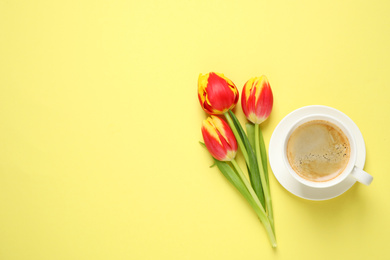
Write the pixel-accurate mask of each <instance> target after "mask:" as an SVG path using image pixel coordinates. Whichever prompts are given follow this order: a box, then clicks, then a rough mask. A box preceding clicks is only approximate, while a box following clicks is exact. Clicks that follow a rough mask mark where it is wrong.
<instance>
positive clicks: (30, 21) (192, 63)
mask: <svg viewBox="0 0 390 260" xmlns="http://www.w3.org/2000/svg"><path fill="white" fill-rule="evenodd" d="M389 12H390V2H389V1H386V0H383V1H379V0H376V1H352V0H351V1H310V0H307V1H264V0H263V1H247V0H243V1H215V0H213V1H203V0H202V1H172V0H168V1H156V0H146V1H134V0H133V1H78V0H77V1H11V0H8V1H7V0H0V259H1V260H20V259H23V260H24V259H25V260H49V259H50V260H52V259H59V260H62V259H94V260H98V259H311V258H313V257H314V258H315V259H352V258H353V259H390V250H389V246H388V242H389V239H390V238H389V231H390V222H389V219H390V208H389V205H390V203H389V198H390V185H389V181H390V166H389V165H390V164H389V147H390V141H389V133H390V132H389V128H390V121H389V112H390V105H389V97H390V87H389V80H388V79H389V71H390V51H389V46H390V34H389V29H390V17H389ZM210 71H217V72H221V73H224V74H225V75H226V76H227V77H228V78H230V79H231V80H233V82H235V84H236V85H237V87H238V89H239V90H240V91H241V89H242V86H243V84H244V83H245V82H246V80H248V79H249V78H250V77H253V76H259V75H261V74H265V75H267V77H268V79H269V81H270V83H271V87H272V90H273V93H274V109H273V111H272V114H271V116H270V118H269V119H268V120H267V121H266V122H265V123H264V124H263V125H262V129H263V132H264V137H265V142H266V144H267V145H268V144H269V139H270V137H271V135H272V132H273V130H274V129H275V127H276V125H277V124H278V123H279V122H280V120H281V119H282V118H283V117H284V116H286V115H287V114H288V113H290V112H291V111H293V110H294V109H297V108H299V107H302V106H306V105H314V104H320V105H327V106H331V107H334V108H337V109H339V110H341V111H342V112H344V113H345V114H347V115H348V116H349V117H350V118H351V119H353V120H354V121H355V122H356V124H357V125H358V126H359V128H360V130H361V132H362V133H363V136H364V138H365V142H366V148H367V161H366V166H365V170H366V171H368V172H369V173H371V174H372V175H373V176H374V181H373V183H372V185H371V186H369V187H366V186H364V185H361V184H355V185H354V186H353V187H352V188H351V189H350V190H349V191H347V192H346V193H345V194H343V195H341V196H340V197H337V198H335V199H332V200H329V201H324V202H312V201H307V200H303V199H300V198H298V197H295V196H294V195H291V194H290V193H289V192H287V191H286V190H285V189H284V188H283V187H282V186H281V185H280V184H279V183H278V182H277V180H276V179H275V177H274V176H273V175H272V174H271V176H270V183H271V193H272V198H273V202H274V214H275V223H276V236H277V240H278V248H277V250H272V249H271V247H270V244H269V242H268V239H267V237H266V233H265V232H264V229H263V227H262V225H261V224H260V222H259V221H258V219H257V217H256V215H255V214H254V212H253V211H252V209H251V208H250V206H248V204H247V202H246V201H245V200H244V199H243V198H242V197H241V195H240V194H239V193H238V192H237V191H236V190H234V188H233V187H232V186H231V185H230V184H229V183H228V182H227V181H226V180H225V179H224V178H223V176H222V175H221V174H220V173H219V171H218V169H217V168H209V166H210V165H211V164H212V159H211V157H210V156H209V154H208V153H207V152H206V150H204V149H203V148H202V147H201V146H200V145H199V143H198V141H200V140H202V137H201V133H200V125H201V122H202V120H203V119H204V118H206V115H205V113H204V112H203V111H202V110H201V108H200V105H199V102H198V100H197V78H198V75H199V73H207V72H210ZM236 114H237V116H238V117H239V118H240V120H242V123H245V118H244V117H243V114H242V110H241V108H240V107H239V106H238V107H237V108H236ZM240 158H241V156H240V155H239V160H240ZM241 163H242V161H241Z"/></svg>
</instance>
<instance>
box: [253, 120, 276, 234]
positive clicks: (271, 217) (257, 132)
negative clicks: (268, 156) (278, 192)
mask: <svg viewBox="0 0 390 260" xmlns="http://www.w3.org/2000/svg"><path fill="white" fill-rule="evenodd" d="M259 137H260V125H259V124H255V147H256V148H255V149H256V157H257V165H258V167H259V172H260V179H261V185H262V186H263V190H264V197H265V204H266V208H267V213H268V218H269V220H270V222H271V225H272V228H273V229H275V226H274V214H273V209H272V200H271V193H270V189H269V185H267V181H266V179H265V174H264V167H263V163H262V160H261V151H260V138H259ZM264 152H265V151H264Z"/></svg>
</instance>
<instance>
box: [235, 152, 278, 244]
mask: <svg viewBox="0 0 390 260" xmlns="http://www.w3.org/2000/svg"><path fill="white" fill-rule="evenodd" d="M231 163H232V165H233V166H234V168H235V169H236V171H237V173H238V175H239V177H240V179H241V180H242V182H243V183H244V185H245V187H246V189H247V190H248V191H249V193H250V195H251V197H252V199H253V200H254V202H255V204H254V205H255V206H254V207H253V208H254V210H255V212H256V214H257V216H258V217H259V219H260V221H261V222H262V223H263V225H264V228H265V230H266V231H267V234H268V237H269V239H270V241H271V245H272V247H276V238H275V233H274V229H273V227H272V225H271V223H270V220H269V219H268V218H267V215H266V213H265V210H264V208H263V206H262V205H261V203H260V201H259V198H258V197H257V195H256V193H255V191H254V190H253V188H252V186H251V185H250V183H249V181H248V179H247V178H246V177H245V175H244V173H243V172H242V170H241V168H240V166H239V165H238V164H237V162H236V160H235V159H233V160H232V161H231Z"/></svg>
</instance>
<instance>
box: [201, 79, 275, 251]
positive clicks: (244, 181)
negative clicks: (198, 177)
mask: <svg viewBox="0 0 390 260" xmlns="http://www.w3.org/2000/svg"><path fill="white" fill-rule="evenodd" d="M198 98H199V102H200V104H201V106H202V108H203V110H204V111H205V112H206V113H208V114H209V115H210V116H209V117H208V118H207V119H206V120H204V121H203V124H202V136H203V140H204V143H202V144H203V145H205V146H206V148H207V150H208V151H209V152H210V154H211V155H212V156H213V158H214V164H213V166H214V165H216V166H217V167H218V168H219V170H220V171H221V173H222V174H223V175H224V176H225V177H226V178H227V180H228V181H229V182H230V183H231V184H233V186H234V187H235V188H237V190H238V191H239V192H240V193H241V194H242V195H243V196H244V198H245V199H246V200H247V201H248V202H249V204H250V205H251V206H252V208H253V209H254V211H255V212H256V214H257V216H258V217H259V219H260V221H261V222H262V223H263V225H264V228H265V230H266V232H267V234H268V237H269V239H270V242H271V245H272V247H276V238H275V226H274V217H273V210H272V200H271V194H270V186H269V178H268V168H267V154H266V149H265V144H264V139H263V136H262V133H261V129H260V124H261V123H262V122H263V121H264V120H266V119H267V118H268V116H269V115H270V113H271V110H272V105H273V95H272V91H271V87H270V84H269V82H268V80H267V78H266V77H265V76H261V77H255V78H251V79H250V80H248V81H247V82H246V83H245V85H244V88H243V90H242V97H241V105H242V110H243V112H244V114H245V116H246V118H247V119H248V121H249V122H248V123H247V124H246V131H244V129H243V128H242V126H241V124H240V122H239V121H238V119H237V117H236V116H235V114H234V113H233V112H232V109H233V108H234V107H235V106H236V104H237V103H238V99H239V92H238V89H237V87H236V85H235V84H234V83H233V82H232V81H231V80H230V79H228V78H227V77H225V76H224V75H223V74H221V73H215V72H210V73H208V74H205V75H202V74H201V75H200V76H199V79H198ZM218 116H224V117H225V119H226V121H225V120H223V119H222V118H221V117H218ZM238 148H240V150H241V153H242V155H243V157H244V159H245V163H246V166H247V173H248V176H249V180H248V178H247V177H246V175H245V173H244V172H243V171H242V169H241V168H240V166H239V165H238V164H237V161H236V160H235V157H236V154H237V149H238Z"/></svg>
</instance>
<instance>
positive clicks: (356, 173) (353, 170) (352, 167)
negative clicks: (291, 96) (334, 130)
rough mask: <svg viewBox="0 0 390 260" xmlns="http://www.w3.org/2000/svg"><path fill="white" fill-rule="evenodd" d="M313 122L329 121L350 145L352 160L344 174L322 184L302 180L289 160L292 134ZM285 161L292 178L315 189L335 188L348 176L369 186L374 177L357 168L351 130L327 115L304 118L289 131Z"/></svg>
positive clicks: (284, 146)
mask: <svg viewBox="0 0 390 260" xmlns="http://www.w3.org/2000/svg"><path fill="white" fill-rule="evenodd" d="M313 120H324V121H328V122H330V123H332V124H334V125H336V126H337V127H339V128H340V129H341V131H343V133H344V134H345V135H346V136H347V138H348V141H349V144H350V158H349V161H348V164H347V166H346V167H345V168H344V170H343V171H342V173H340V174H339V175H338V176H337V177H335V178H333V179H330V180H328V181H321V182H316V181H310V180H307V179H304V178H302V177H301V176H300V175H298V174H297V173H296V172H295V171H294V170H293V168H292V167H291V165H290V163H289V161H288V158H287V142H288V140H289V138H290V136H291V134H292V133H293V132H294V130H296V129H297V128H298V127H299V126H300V125H302V124H304V123H306V122H309V121H313ZM283 142H284V143H283V160H284V163H285V165H286V167H287V169H288V171H289V173H290V174H291V176H292V177H294V178H295V179H296V180H297V181H299V182H300V183H302V184H303V185H306V186H309V187H313V188H328V187H332V186H335V185H337V184H339V183H340V182H342V181H344V180H345V179H346V178H347V177H348V176H352V177H354V178H355V179H356V180H357V181H358V182H360V183H363V184H365V185H369V184H370V183H371V182H372V180H373V177H372V176H371V175H370V174H368V173H367V172H365V171H363V169H360V168H358V167H357V166H356V159H357V150H356V149H357V147H356V141H355V138H354V136H353V135H352V133H351V131H350V129H348V127H346V126H345V125H344V124H343V123H342V122H340V121H339V120H337V119H336V118H334V117H332V116H330V115H326V114H314V115H309V116H306V117H303V118H300V119H299V120H297V121H296V122H295V123H294V124H293V125H292V127H291V128H290V129H289V131H288V133H287V135H286V137H285V139H284V140H283Z"/></svg>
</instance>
